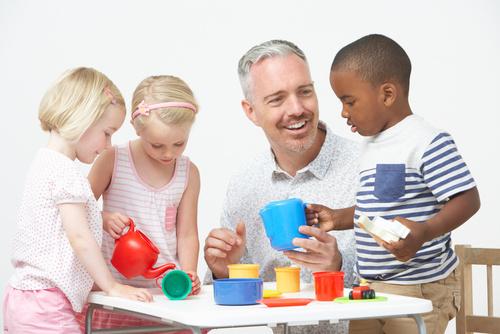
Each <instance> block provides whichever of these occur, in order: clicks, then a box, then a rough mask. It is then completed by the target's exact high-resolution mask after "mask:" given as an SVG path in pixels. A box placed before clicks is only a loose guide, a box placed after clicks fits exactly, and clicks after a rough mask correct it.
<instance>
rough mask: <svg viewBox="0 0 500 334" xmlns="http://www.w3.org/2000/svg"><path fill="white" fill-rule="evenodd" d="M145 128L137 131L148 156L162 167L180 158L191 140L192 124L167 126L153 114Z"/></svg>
mask: <svg viewBox="0 0 500 334" xmlns="http://www.w3.org/2000/svg"><path fill="white" fill-rule="evenodd" d="M150 117H153V119H151V120H149V122H148V123H147V124H145V126H144V128H142V129H141V130H138V131H137V135H138V136H140V137H141V145H142V147H143V149H144V151H145V152H146V154H147V155H148V156H149V157H150V158H151V159H153V160H154V161H157V162H158V163H160V164H162V165H170V164H172V163H174V162H175V159H177V158H178V157H180V156H181V155H182V153H183V152H184V150H185V149H186V145H187V142H188V139H189V132H190V130H191V123H189V122H185V123H181V124H165V123H163V122H162V121H161V120H159V119H158V118H157V116H156V115H154V114H153V113H152V114H151V116H150Z"/></svg>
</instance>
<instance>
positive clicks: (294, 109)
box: [287, 96, 305, 116]
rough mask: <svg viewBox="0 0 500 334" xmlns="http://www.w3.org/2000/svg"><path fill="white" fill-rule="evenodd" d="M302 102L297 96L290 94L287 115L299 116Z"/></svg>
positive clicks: (302, 110)
mask: <svg viewBox="0 0 500 334" xmlns="http://www.w3.org/2000/svg"><path fill="white" fill-rule="evenodd" d="M304 109H305V108H304V104H303V103H302V101H301V100H300V99H299V98H298V97H297V96H292V97H291V98H290V99H289V102H288V105H287V114H288V115H289V116H300V115H302V114H303V113H304Z"/></svg>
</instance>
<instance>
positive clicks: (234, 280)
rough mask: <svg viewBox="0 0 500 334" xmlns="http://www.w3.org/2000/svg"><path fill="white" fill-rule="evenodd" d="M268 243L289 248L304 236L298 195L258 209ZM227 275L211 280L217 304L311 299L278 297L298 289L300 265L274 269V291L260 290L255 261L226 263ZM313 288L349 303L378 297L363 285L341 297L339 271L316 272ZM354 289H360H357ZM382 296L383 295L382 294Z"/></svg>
mask: <svg viewBox="0 0 500 334" xmlns="http://www.w3.org/2000/svg"><path fill="white" fill-rule="evenodd" d="M259 214H260V216H261V218H262V221H263V223H264V228H265V231H266V235H267V237H268V238H269V240H270V243H271V246H272V247H273V248H274V249H276V250H278V251H285V250H292V249H296V248H297V247H296V246H294V245H293V244H292V240H293V239H294V238H308V236H307V235H305V234H302V233H300V232H299V227H300V226H301V225H306V217H305V204H304V203H303V201H302V200H300V199H298V198H291V199H287V200H282V201H274V202H270V203H268V204H267V205H266V206H265V207H263V208H262V209H261V210H260V212H259ZM228 270H229V278H227V279H218V280H214V299H215V303H216V304H219V305H251V304H257V303H262V304H265V305H267V306H268V307H276V306H299V305H307V304H308V303H310V302H311V301H313V299H311V298H280V297H281V295H282V293H289V292H299V291H300V268H299V267H279V268H275V272H276V290H263V282H262V279H260V278H259V265H258V264H231V265H228ZM313 276H314V289H315V296H316V300H318V301H334V300H335V301H337V300H339V301H340V302H346V300H347V302H349V300H350V301H361V300H365V301H368V300H381V299H380V298H382V297H376V296H375V291H374V290H372V289H370V288H369V287H368V286H367V285H366V284H363V285H362V286H359V287H354V289H353V290H352V291H351V292H350V294H349V297H343V296H344V273H343V272H316V273H313ZM358 290H359V291H360V292H358ZM384 298H385V297H384Z"/></svg>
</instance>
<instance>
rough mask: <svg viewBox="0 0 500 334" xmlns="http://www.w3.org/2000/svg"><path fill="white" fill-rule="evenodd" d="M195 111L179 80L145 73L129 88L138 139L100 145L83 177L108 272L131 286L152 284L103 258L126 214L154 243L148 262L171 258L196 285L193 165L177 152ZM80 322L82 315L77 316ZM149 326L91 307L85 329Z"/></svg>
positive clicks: (197, 287) (108, 255)
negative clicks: (98, 218)
mask: <svg viewBox="0 0 500 334" xmlns="http://www.w3.org/2000/svg"><path fill="white" fill-rule="evenodd" d="M197 111H198V106H197V103H196V100H195V98H194V96H193V92H192V91H191V89H190V88H189V87H188V86H187V84H186V83H185V82H184V81H182V80H181V79H179V78H177V77H174V76H169V75H161V76H152V77H149V78H146V79H144V80H143V81H142V82H141V83H140V84H139V86H138V87H137V88H136V89H135V92H134V95H133V99H132V119H131V123H132V125H133V127H134V128H135V131H136V133H137V135H138V138H137V139H135V140H132V141H129V142H127V143H124V144H122V145H119V146H116V147H114V148H113V149H111V150H108V151H106V152H104V153H103V154H102V155H101V156H100V157H99V159H98V160H97V161H96V162H95V164H94V166H93V167H92V169H91V171H90V174H89V181H90V184H91V186H92V190H93V192H94V195H95V196H96V198H99V197H100V196H101V195H102V196H103V224H104V231H105V233H104V234H103V245H102V250H103V255H104V258H105V259H106V260H107V263H108V265H109V269H110V270H111V272H112V273H113V276H114V277H115V279H116V280H117V281H119V282H122V283H126V284H129V285H132V286H135V287H141V288H155V287H156V283H155V280H148V279H145V278H143V277H138V278H132V279H126V278H125V277H123V276H122V275H121V274H120V273H119V272H118V271H117V270H116V269H115V268H114V267H113V266H111V265H110V259H111V257H112V254H113V249H114V245H115V239H117V238H119V237H120V235H121V234H122V233H123V231H124V229H125V228H126V227H127V225H128V224H129V217H130V218H132V220H133V221H134V222H135V224H136V226H137V228H138V229H139V230H141V231H142V232H143V233H144V234H146V235H147V236H148V237H149V238H150V239H151V240H152V241H153V243H154V244H155V245H156V246H157V247H158V249H159V250H160V255H159V257H158V261H157V263H156V265H162V264H164V263H175V265H176V267H177V269H182V270H184V271H185V272H187V273H188V274H189V275H190V276H191V278H192V283H193V289H192V294H197V293H198V292H199V290H200V280H199V278H198V275H197V273H196V271H197V264H198V250H199V240H198V227H197V207H198V195H199V192H200V176H199V172H198V168H197V167H196V166H195V165H194V164H193V163H192V162H191V161H190V160H189V158H188V157H186V156H184V155H182V153H183V152H184V149H185V148H186V145H187V142H188V139H189V133H190V130H191V126H192V124H193V122H194V120H195V117H196V114H197ZM80 320H81V324H82V326H83V323H84V314H82V315H81V316H80ZM145 325H155V323H152V322H151V321H145V320H142V319H138V318H136V317H133V316H131V315H124V314H118V313H111V312H107V311H106V310H96V311H95V312H94V318H93V325H92V328H114V327H120V326H127V327H128V326H145Z"/></svg>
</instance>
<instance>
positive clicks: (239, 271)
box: [227, 264, 259, 278]
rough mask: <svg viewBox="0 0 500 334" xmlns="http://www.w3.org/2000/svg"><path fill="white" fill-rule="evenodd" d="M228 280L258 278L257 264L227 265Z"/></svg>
mask: <svg viewBox="0 0 500 334" xmlns="http://www.w3.org/2000/svg"><path fill="white" fill-rule="evenodd" d="M227 268H228V269H229V278H259V265H258V264H229V265H228V266H227Z"/></svg>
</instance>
